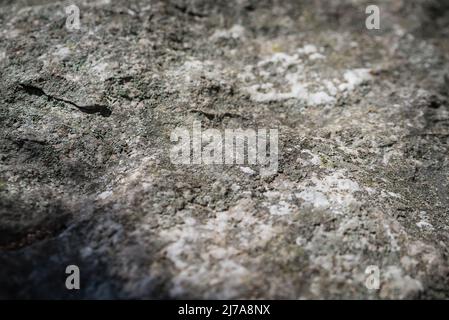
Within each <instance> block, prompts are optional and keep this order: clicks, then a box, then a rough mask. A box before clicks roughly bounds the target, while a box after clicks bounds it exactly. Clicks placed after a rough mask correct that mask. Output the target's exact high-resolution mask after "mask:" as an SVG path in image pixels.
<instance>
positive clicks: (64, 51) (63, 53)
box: [53, 47, 71, 60]
mask: <svg viewBox="0 0 449 320" xmlns="http://www.w3.org/2000/svg"><path fill="white" fill-rule="evenodd" d="M70 52H71V51H70V49H69V48H67V47H59V48H58V49H57V50H56V51H55V52H53V55H54V56H56V57H58V58H59V59H60V60H64V59H65V58H67V57H68V56H69V55H70Z"/></svg>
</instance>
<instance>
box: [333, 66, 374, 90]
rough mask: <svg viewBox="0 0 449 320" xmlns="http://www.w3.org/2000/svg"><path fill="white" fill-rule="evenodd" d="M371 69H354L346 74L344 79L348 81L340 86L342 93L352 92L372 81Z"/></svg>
mask: <svg viewBox="0 0 449 320" xmlns="http://www.w3.org/2000/svg"><path fill="white" fill-rule="evenodd" d="M370 71H371V69H366V68H361V69H353V70H348V71H346V72H345V74H344V76H343V78H344V79H345V80H346V82H345V83H342V84H340V85H339V86H338V89H339V90H340V91H352V90H354V89H355V88H356V87H357V86H359V85H361V84H363V83H366V82H367V81H369V80H371V79H372V75H371V73H370Z"/></svg>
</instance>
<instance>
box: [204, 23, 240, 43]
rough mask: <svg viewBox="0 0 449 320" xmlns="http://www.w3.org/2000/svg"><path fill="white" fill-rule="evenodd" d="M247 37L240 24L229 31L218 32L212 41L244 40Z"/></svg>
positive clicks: (212, 37)
mask: <svg viewBox="0 0 449 320" xmlns="http://www.w3.org/2000/svg"><path fill="white" fill-rule="evenodd" d="M244 35H245V28H243V27H242V26H241V25H239V24H235V25H233V26H232V28H230V29H228V30H216V31H215V32H214V34H213V35H212V36H211V39H212V40H216V39H220V38H225V39H231V38H232V39H239V38H243V37H244Z"/></svg>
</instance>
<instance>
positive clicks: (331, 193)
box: [295, 170, 360, 214]
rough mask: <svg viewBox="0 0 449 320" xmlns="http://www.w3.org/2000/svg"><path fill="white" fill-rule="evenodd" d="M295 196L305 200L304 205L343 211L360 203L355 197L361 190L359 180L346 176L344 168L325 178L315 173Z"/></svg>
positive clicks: (338, 211)
mask: <svg viewBox="0 0 449 320" xmlns="http://www.w3.org/2000/svg"><path fill="white" fill-rule="evenodd" d="M310 182H311V184H312V185H310V184H309V183H307V185H305V186H304V187H302V189H303V190H302V191H301V192H297V193H295V196H296V197H298V198H300V199H302V200H304V203H303V204H302V206H304V207H313V208H317V209H323V208H327V207H329V208H330V209H332V211H333V212H335V213H337V214H339V213H342V212H343V211H344V210H345V209H346V208H348V207H349V206H351V205H353V204H356V203H358V202H357V200H356V199H355V197H354V193H355V192H356V191H360V187H359V185H358V183H357V182H355V181H352V180H350V179H347V178H345V176H344V172H343V171H342V170H339V171H335V172H333V173H331V174H330V175H328V176H325V177H324V178H319V177H317V176H316V175H314V176H313V177H312V178H311V179H310Z"/></svg>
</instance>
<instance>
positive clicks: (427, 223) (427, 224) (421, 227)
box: [416, 220, 433, 230]
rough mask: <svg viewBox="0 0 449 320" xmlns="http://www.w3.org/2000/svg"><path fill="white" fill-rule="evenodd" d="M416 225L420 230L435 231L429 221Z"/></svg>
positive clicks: (422, 221)
mask: <svg viewBox="0 0 449 320" xmlns="http://www.w3.org/2000/svg"><path fill="white" fill-rule="evenodd" d="M416 225H417V226H418V228H420V229H428V230H433V226H432V225H431V224H430V223H429V222H427V221H425V220H421V221H419V222H418V223H416Z"/></svg>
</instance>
